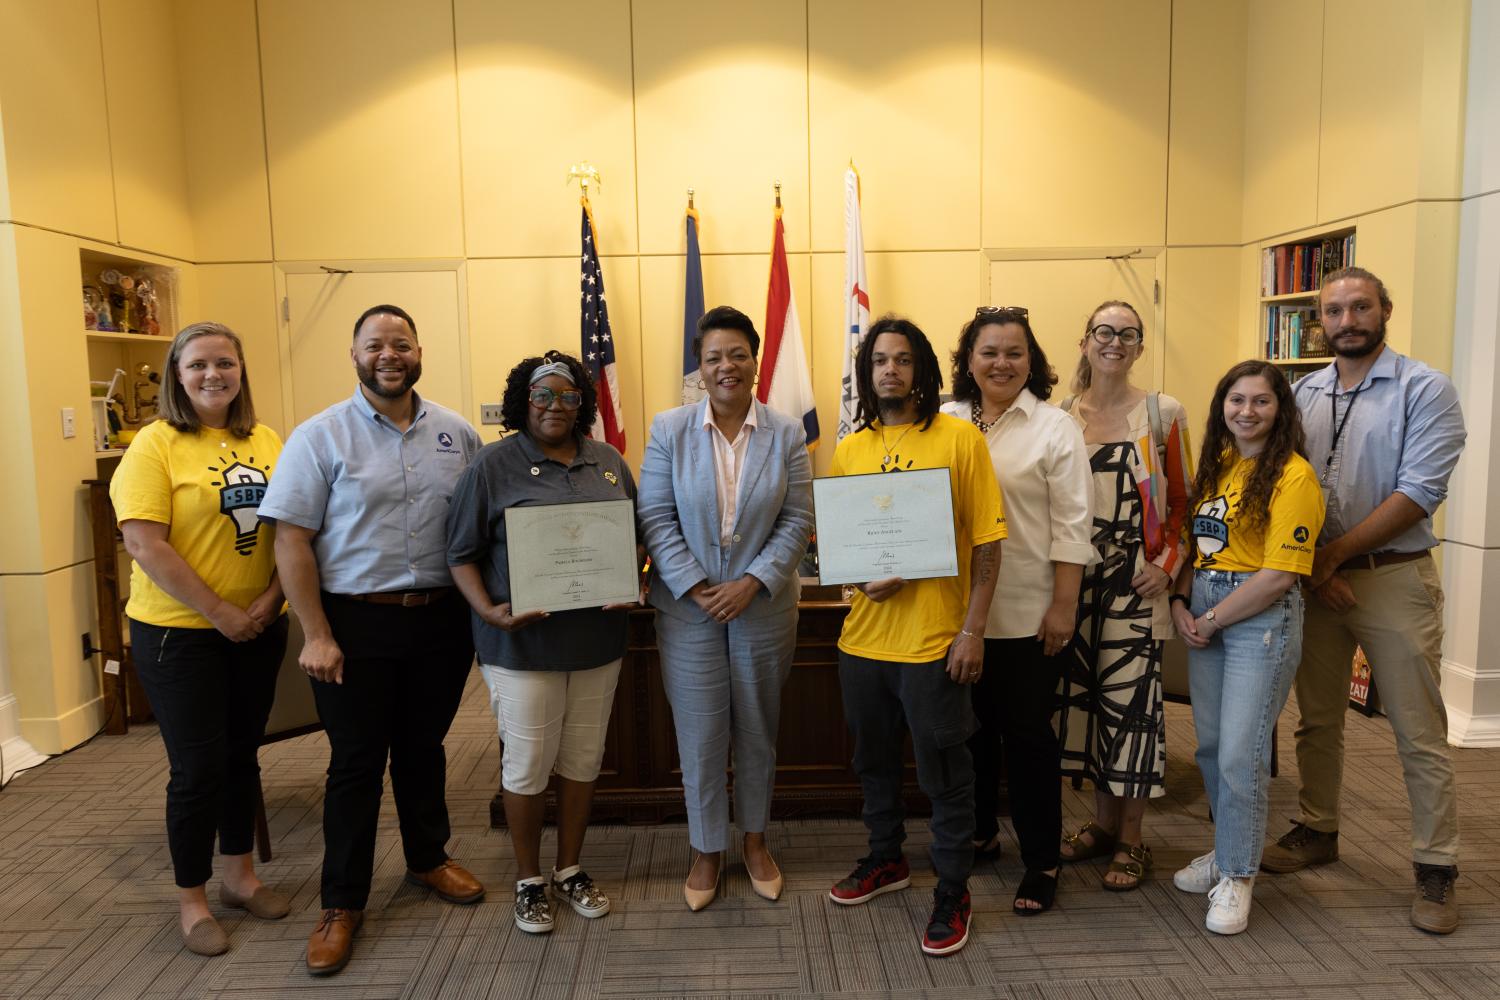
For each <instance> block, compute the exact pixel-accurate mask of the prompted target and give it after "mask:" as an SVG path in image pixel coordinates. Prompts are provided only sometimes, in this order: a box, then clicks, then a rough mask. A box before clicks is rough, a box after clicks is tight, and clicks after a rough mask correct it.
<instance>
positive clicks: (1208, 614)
mask: <svg viewBox="0 0 1500 1000" xmlns="http://www.w3.org/2000/svg"><path fill="white" fill-rule="evenodd" d="M1203 620H1204V621H1206V622H1213V623H1214V628H1218V627H1219V623H1218V622H1217V621H1215V620H1214V609H1213V608H1209V609H1208V610H1207V611H1205V612H1203Z"/></svg>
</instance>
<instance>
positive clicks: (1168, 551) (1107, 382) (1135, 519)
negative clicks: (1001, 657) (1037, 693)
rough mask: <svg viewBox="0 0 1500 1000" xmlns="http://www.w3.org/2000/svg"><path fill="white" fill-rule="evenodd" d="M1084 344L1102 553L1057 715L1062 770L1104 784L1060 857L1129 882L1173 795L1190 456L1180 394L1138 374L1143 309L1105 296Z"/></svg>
mask: <svg viewBox="0 0 1500 1000" xmlns="http://www.w3.org/2000/svg"><path fill="white" fill-rule="evenodd" d="M1079 349H1080V352H1081V356H1080V358H1079V362H1078V372H1077V374H1076V375H1075V376H1074V382H1073V387H1074V390H1075V391H1076V393H1077V395H1075V396H1072V397H1070V398H1068V399H1065V400H1063V403H1062V408H1063V409H1064V410H1066V411H1068V412H1069V413H1071V414H1072V416H1073V419H1074V420H1075V421H1077V422H1078V425H1079V428H1080V429H1081V430H1082V431H1083V440H1084V443H1085V444H1086V445H1087V447H1088V455H1089V468H1090V470H1091V471H1092V473H1093V491H1094V500H1093V512H1094V517H1093V537H1092V542H1093V546H1094V554H1093V555H1092V556H1091V557H1090V559H1089V564H1088V566H1086V567H1085V568H1084V571H1083V586H1082V589H1081V591H1080V600H1079V609H1078V632H1077V634H1076V635H1075V636H1074V638H1073V642H1072V644H1071V645H1070V646H1069V649H1068V653H1067V657H1068V663H1067V666H1066V668H1065V670H1064V672H1063V685H1062V710H1061V712H1060V713H1059V715H1058V720H1057V725H1058V742H1059V743H1060V744H1061V746H1062V759H1063V774H1065V775H1072V776H1077V777H1083V778H1087V779H1089V781H1091V782H1092V783H1093V785H1094V818H1093V819H1092V820H1090V821H1089V822H1087V823H1085V824H1084V825H1083V828H1082V829H1080V830H1079V831H1078V832H1077V833H1075V834H1073V835H1071V836H1069V837H1065V838H1064V840H1063V844H1062V859H1063V860H1064V861H1083V860H1085V859H1088V858H1097V857H1109V858H1110V864H1109V870H1108V871H1107V872H1106V873H1105V875H1104V888H1106V889H1109V890H1111V891H1113V892H1126V891H1129V890H1131V889H1135V888H1137V887H1138V886H1139V885H1140V884H1141V881H1142V880H1143V879H1144V878H1145V877H1146V872H1147V871H1148V870H1149V869H1150V867H1151V850H1150V848H1148V847H1146V845H1145V843H1144V842H1143V840H1142V837H1141V821H1142V819H1143V818H1144V816H1145V814H1146V803H1147V801H1149V800H1150V799H1152V798H1155V797H1156V796H1159V795H1163V794H1165V793H1166V788H1165V786H1164V784H1163V780H1164V778H1165V776H1166V769H1167V744H1166V735H1167V723H1166V711H1165V706H1164V705H1163V703H1162V687H1161V657H1162V646H1163V644H1164V643H1165V642H1166V640H1167V639H1169V638H1171V636H1172V613H1171V608H1170V606H1169V605H1168V602H1167V591H1168V588H1169V587H1170V586H1171V581H1172V579H1173V577H1174V576H1175V575H1176V573H1177V570H1178V568H1179V567H1181V566H1182V564H1183V561H1184V560H1185V558H1186V556H1187V546H1186V545H1185V544H1184V543H1183V541H1182V528H1183V525H1184V523H1185V522H1186V520H1187V512H1188V483H1189V480H1190V479H1191V477H1192V467H1191V464H1190V460H1189V457H1188V433H1187V414H1186V411H1185V410H1184V409H1183V406H1182V404H1181V403H1179V402H1177V400H1175V399H1173V398H1172V397H1171V396H1168V395H1166V394H1165V393H1156V392H1147V391H1146V390H1144V389H1139V388H1137V387H1136V386H1134V385H1132V384H1131V382H1130V371H1131V367H1132V366H1133V365H1134V364H1135V363H1136V360H1137V359H1139V358H1140V356H1141V354H1142V352H1144V350H1145V333H1144V327H1143V326H1142V324H1141V317H1140V313H1138V312H1136V310H1135V307H1133V306H1131V305H1130V304H1129V303H1127V302H1118V301H1110V302H1104V303H1101V304H1100V305H1099V307H1098V308H1096V309H1095V310H1094V311H1093V313H1092V314H1091V315H1090V316H1089V320H1088V323H1087V324H1086V325H1085V327H1084V333H1083V340H1082V341H1081V342H1080V343H1079Z"/></svg>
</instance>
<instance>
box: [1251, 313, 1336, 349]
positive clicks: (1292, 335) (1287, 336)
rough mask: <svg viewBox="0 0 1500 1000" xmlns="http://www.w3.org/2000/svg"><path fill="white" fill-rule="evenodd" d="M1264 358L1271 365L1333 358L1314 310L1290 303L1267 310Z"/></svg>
mask: <svg viewBox="0 0 1500 1000" xmlns="http://www.w3.org/2000/svg"><path fill="white" fill-rule="evenodd" d="M1265 316H1266V326H1265V331H1264V333H1265V343H1264V347H1265V352H1266V353H1265V356H1266V358H1267V359H1269V360H1272V361H1284V360H1290V361H1296V360H1301V359H1304V358H1309V359H1318V358H1326V357H1330V356H1331V354H1330V352H1329V349H1328V343H1327V341H1326V340H1325V339H1324V337H1323V324H1322V322H1321V321H1320V320H1319V319H1318V310H1317V307H1315V306H1309V305H1298V304H1293V303H1288V304H1285V305H1272V306H1267V307H1266V311H1265Z"/></svg>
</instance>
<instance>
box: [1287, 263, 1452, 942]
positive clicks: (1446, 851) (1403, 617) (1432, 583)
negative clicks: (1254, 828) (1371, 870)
mask: <svg viewBox="0 0 1500 1000" xmlns="http://www.w3.org/2000/svg"><path fill="white" fill-rule="evenodd" d="M1319 312H1320V313H1321V317H1322V321H1323V330H1324V333H1325V335H1326V336H1327V338H1328V343H1329V346H1330V347H1331V348H1332V349H1333V353H1334V355H1335V359H1334V363H1333V364H1331V365H1329V366H1328V367H1327V368H1325V369H1323V370H1321V371H1319V372H1316V373H1314V374H1312V375H1309V376H1307V377H1306V378H1304V379H1302V380H1301V381H1299V382H1298V383H1297V385H1296V389H1295V392H1296V398H1297V406H1298V408H1299V409H1300V410H1301V412H1302V423H1303V427H1304V429H1305V430H1306V432H1307V453H1308V457H1309V458H1310V459H1311V460H1312V463H1313V467H1314V468H1315V469H1316V470H1317V471H1318V474H1319V479H1320V481H1321V483H1322V485H1323V494H1324V497H1325V498H1326V499H1327V501H1328V517H1327V520H1326V521H1325V522H1324V525H1323V531H1322V534H1321V535H1320V536H1319V538H1318V545H1317V556H1316V560H1315V562H1314V564H1313V571H1312V575H1311V576H1310V577H1309V579H1308V583H1307V585H1308V587H1309V588H1310V589H1311V590H1312V600H1309V601H1308V602H1307V613H1306V619H1305V623H1304V626H1303V636H1304V637H1303V642H1302V662H1301V664H1300V665H1299V667H1298V669H1297V681H1296V690H1297V707H1298V710H1299V711H1300V713H1301V720H1300V723H1299V725H1298V727H1297V765H1298V769H1299V771H1300V772H1301V776H1302V787H1301V791H1300V795H1299V807H1300V810H1301V817H1300V818H1299V819H1298V820H1297V822H1295V823H1294V824H1293V826H1292V829H1291V831H1290V832H1288V833H1287V834H1286V835H1285V836H1283V837H1282V838H1281V839H1280V840H1279V841H1277V842H1276V843H1275V844H1272V845H1269V846H1268V847H1267V848H1266V851H1265V855H1264V857H1263V858H1262V861H1261V867H1262V868H1264V869H1265V870H1266V871H1271V872H1293V871H1297V870H1299V869H1301V868H1305V867H1308V866H1309V865H1315V864H1323V863H1325V862H1329V861H1334V860H1336V859H1337V858H1338V829H1339V791H1340V786H1341V784H1342V781H1343V764H1344V718H1345V713H1346V711H1347V706H1348V701H1349V680H1350V672H1351V660H1352V657H1353V654H1354V647H1355V644H1356V643H1358V644H1359V646H1360V647H1361V648H1362V649H1363V650H1364V653H1365V656H1366V657H1367V658H1368V659H1369V661H1370V671H1371V675H1372V677H1373V679H1374V682H1375V688H1376V690H1377V691H1378V692H1379V694H1380V703H1381V706H1382V707H1383V709H1384V710H1385V714H1386V715H1387V717H1389V719H1390V720H1391V728H1392V729H1394V730H1395V733H1396V748H1397V751H1398V753H1399V754H1400V757H1401V768H1402V771H1403V773H1404V775H1405V778H1406V791H1407V795H1408V797H1409V798H1410V800H1411V809H1412V820H1411V825H1412V859H1413V867H1414V869H1415V871H1416V880H1417V894H1416V898H1415V900H1414V901H1413V902H1412V907H1411V921H1412V924H1413V925H1415V926H1416V927H1419V928H1421V929H1422V930H1425V931H1431V932H1433V933H1436V934H1449V933H1452V932H1453V931H1454V930H1455V929H1456V928H1457V927H1458V901H1457V897H1456V895H1455V893H1454V887H1453V883H1454V880H1455V879H1456V878H1457V875H1458V797H1457V788H1456V784H1455V780H1454V774H1453V762H1452V760H1451V759H1450V758H1449V756H1448V744H1447V735H1448V716H1447V712H1446V710H1445V709H1444V707H1443V696H1442V693H1441V692H1440V691H1439V690H1438V684H1439V680H1440V677H1441V669H1442V653H1443V590H1442V586H1441V584H1440V582H1439V579H1438V572H1437V567H1436V566H1435V565H1434V563H1433V560H1432V556H1431V554H1430V550H1431V549H1432V548H1433V547H1434V546H1436V545H1437V538H1436V536H1434V534H1433V532H1432V515H1433V514H1434V513H1436V511H1437V509H1438V507H1439V506H1441V505H1442V502H1443V500H1444V499H1445V498H1446V497H1447V495H1448V477H1449V476H1450V475H1451V474H1452V472H1453V467H1454V465H1456V464H1457V462H1458V456H1459V453H1460V452H1462V450H1463V445H1464V423H1463V414H1462V413H1461V412H1460V410H1459V405H1458V393H1457V392H1456V391H1455V390H1454V388H1453V383H1452V382H1451V381H1450V380H1449V379H1448V377H1447V376H1446V375H1444V374H1442V373H1441V372H1438V371H1435V370H1433V369H1432V368H1429V367H1428V366H1427V365H1425V364H1423V363H1422V362H1420V361H1416V360H1413V359H1412V358H1408V357H1405V356H1403V355H1401V354H1398V353H1396V352H1395V351H1394V350H1392V349H1391V347H1390V346H1389V345H1388V344H1386V342H1385V331H1386V321H1387V320H1388V319H1389V318H1390V315H1391V300H1390V296H1389V295H1388V294H1387V293H1386V290H1385V285H1384V284H1383V283H1382V282H1381V281H1380V279H1379V278H1377V277H1376V276H1375V275H1373V274H1371V273H1370V272H1369V271H1366V270H1364V269H1363V268H1358V267H1346V268H1343V269H1342V270H1339V271H1335V272H1333V273H1331V274H1329V275H1328V276H1327V277H1325V278H1324V279H1323V285H1322V291H1321V293H1320V296H1319Z"/></svg>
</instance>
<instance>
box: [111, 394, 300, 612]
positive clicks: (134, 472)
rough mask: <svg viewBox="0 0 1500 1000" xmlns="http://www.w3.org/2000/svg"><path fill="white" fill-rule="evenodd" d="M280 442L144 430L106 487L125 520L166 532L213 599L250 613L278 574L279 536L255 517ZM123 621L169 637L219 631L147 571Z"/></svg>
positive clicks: (135, 577)
mask: <svg viewBox="0 0 1500 1000" xmlns="http://www.w3.org/2000/svg"><path fill="white" fill-rule="evenodd" d="M280 456H281V438H280V437H279V436H278V435H277V433H276V432H275V431H273V430H271V428H269V427H267V426H266V425H265V424H258V425H256V428H255V430H254V431H252V432H251V434H250V436H249V437H248V438H237V437H235V436H234V435H232V434H230V433H229V432H228V431H219V430H213V429H210V428H206V427H205V428H201V429H200V430H198V431H197V432H196V433H184V432H182V431H179V430H175V429H174V428H173V427H172V426H171V425H170V424H168V423H167V422H166V421H164V420H157V421H154V422H152V423H150V424H147V425H146V426H145V427H143V428H141V432H140V433H139V434H137V435H136V436H135V440H134V441H132V442H131V443H130V448H129V449H128V450H127V451H126V452H125V456H124V457H123V458H121V459H120V467H119V468H118V469H116V470H115V474H114V477H113V478H112V479H111V480H110V481H109V497H110V499H111V500H113V501H114V505H115V516H116V517H117V518H118V519H119V520H121V521H132V520H134V521H154V522H156V523H158V524H165V525H167V526H168V531H167V541H168V542H170V543H171V545H172V548H174V549H176V550H177V554H178V555H180V556H182V559H183V561H184V562H186V563H187V564H188V565H189V566H191V567H192V568H193V571H194V572H196V573H197V574H198V575H199V576H200V577H202V578H203V582H204V583H206V584H208V586H209V587H210V588H212V589H213V591H214V593H216V594H218V595H219V596H220V597H222V598H224V599H225V600H226V601H228V602H229V603H231V604H234V605H238V606H239V607H241V608H243V607H248V606H249V604H250V602H251V601H253V600H254V599H255V598H256V597H258V596H260V594H261V592H262V591H264V590H265V589H266V586H267V584H269V583H270V582H271V573H272V571H273V570H274V569H275V568H276V554H275V552H273V551H272V544H271V539H272V537H273V536H272V534H271V529H270V527H269V526H268V525H263V524H262V523H261V522H260V520H259V519H258V518H257V517H256V512H257V511H258V510H259V509H260V501H261V497H263V496H264V495H265V492H266V484H267V483H268V482H270V479H271V470H272V468H273V467H274V466H275V464H276V460H277V459H278V458H279V457H280ZM125 613H126V614H128V615H129V616H130V617H131V618H134V619H135V620H136V621H142V622H146V623H147V624H150V625H160V626H162V627H165V628H212V627H213V626H212V625H210V624H209V622H208V619H206V618H204V617H203V616H202V615H200V614H199V613H198V612H196V611H194V610H193V609H192V608H190V607H188V606H187V605H185V604H183V603H182V602H181V601H179V600H177V598H175V597H173V596H171V595H170V594H168V593H167V592H166V591H164V590H162V589H161V588H160V587H158V586H157V585H156V583H155V582H153V581H152V579H151V578H150V577H149V576H147V575H146V573H145V571H144V570H142V569H141V567H140V565H139V564H138V563H137V564H133V565H132V566H131V572H130V601H129V602H128V603H127V604H126V605H125Z"/></svg>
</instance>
